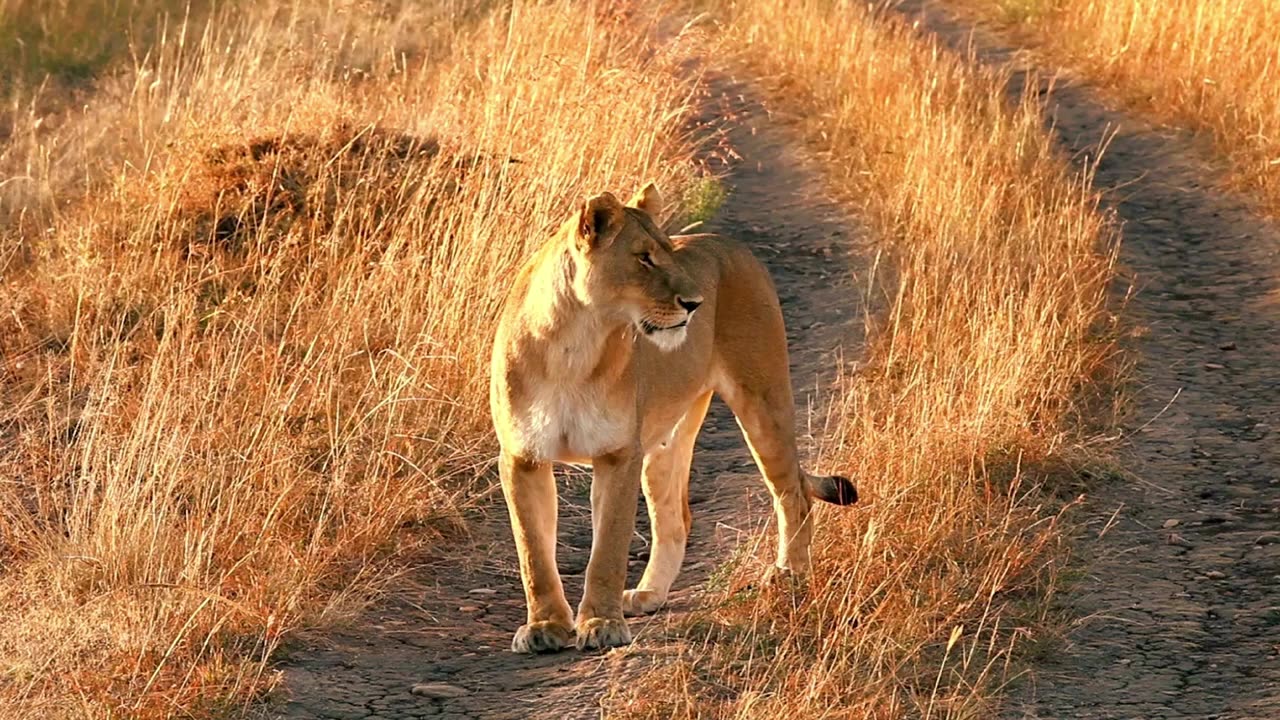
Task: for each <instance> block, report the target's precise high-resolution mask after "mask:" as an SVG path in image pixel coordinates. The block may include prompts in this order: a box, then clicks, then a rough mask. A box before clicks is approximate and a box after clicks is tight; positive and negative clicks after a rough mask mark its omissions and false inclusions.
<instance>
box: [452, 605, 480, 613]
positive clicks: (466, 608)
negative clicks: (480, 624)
mask: <svg viewBox="0 0 1280 720" xmlns="http://www.w3.org/2000/svg"><path fill="white" fill-rule="evenodd" d="M483 609H484V608H482V607H480V606H479V605H463V606H462V607H460V608H458V612H468V613H470V612H480V611H481V610H483Z"/></svg>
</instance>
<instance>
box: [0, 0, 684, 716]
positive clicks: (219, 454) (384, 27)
mask: <svg viewBox="0 0 1280 720" xmlns="http://www.w3.org/2000/svg"><path fill="white" fill-rule="evenodd" d="M126 4H127V3H126ZM53 5H57V3H53ZM160 5H161V4H157V3H140V4H138V6H137V7H141V8H144V9H145V8H159V7H160ZM502 5H503V7H498V8H496V9H490V8H489V7H488V4H487V3H484V2H480V1H478V0H477V1H474V2H469V1H465V0H462V1H458V2H449V3H435V2H428V1H427V0H420V1H419V0H397V1H394V2H389V3H377V4H368V3H359V2H336V3H311V2H305V1H303V0H296V1H295V0H268V1H267V2H262V3H254V4H244V5H243V6H235V5H226V6H223V7H221V8H220V9H218V10H217V11H215V12H213V13H212V14H211V15H208V16H207V17H206V18H204V19H203V20H200V21H196V20H191V21H188V22H185V23H184V22H182V21H180V20H175V19H173V18H170V19H164V18H152V20H151V21H150V22H149V24H148V25H147V26H148V27H153V28H156V29H157V30H156V34H154V35H151V36H147V37H146V38H139V39H138V44H137V47H139V48H143V50H142V51H141V52H139V53H137V54H134V55H132V57H130V56H129V55H127V54H126V55H125V56H122V58H123V59H117V60H115V61H112V62H109V63H108V64H107V65H105V66H104V69H103V70H102V71H101V72H99V73H97V74H95V75H94V77H93V80H92V82H91V83H90V84H88V85H87V86H85V87H80V88H77V89H75V91H74V92H75V93H77V94H76V95H75V96H74V97H75V101H74V102H61V103H60V102H57V98H47V97H41V96H40V93H42V92H43V93H48V92H50V90H48V89H47V87H46V89H45V90H40V89H39V88H38V85H34V84H32V85H23V86H21V87H17V88H10V89H9V90H8V92H10V94H11V96H10V100H9V109H10V110H9V113H8V115H7V117H6V118H5V119H4V129H5V131H6V132H7V134H8V136H9V137H10V138H11V140H12V142H10V143H9V144H8V146H7V147H6V149H5V150H4V151H3V155H0V172H2V173H3V175H4V177H5V180H4V182H3V184H0V201H2V202H3V203H4V206H3V214H2V215H0V308H3V313H2V314H0V478H3V480H0V566H2V567H3V570H2V572H0V708H4V712H3V714H4V716H5V718H14V719H15V720H17V719H19V718H27V717H32V718H34V717H41V718H61V717H66V718H71V717H74V718H107V717H111V718H117V717H133V718H152V717H157V718H158V717H171V716H188V715H189V714H201V713H206V714H207V713H216V712H221V713H228V714H236V712H237V708H243V707H244V703H246V702H248V701H249V700H250V699H251V698H253V697H254V696H256V695H257V694H259V693H261V692H262V691H263V690H264V689H267V688H269V687H270V686H271V684H272V677H271V674H270V671H269V668H268V659H269V658H270V656H271V654H272V652H273V651H274V650H275V648H276V647H277V645H278V643H279V642H280V640H281V638H282V637H284V636H287V634H288V633H290V632H291V631H293V630H294V629H296V628H298V627H299V626H301V625H305V624H311V623H323V622H325V621H326V619H328V618H331V617H333V616H335V615H340V614H341V612H342V611H343V610H344V608H347V607H349V606H350V601H351V600H353V599H359V598H360V597H362V596H364V595H367V594H368V593H370V592H375V591H376V590H377V588H378V583H379V582H380V581H381V580H383V579H384V578H385V575H386V571H387V570H388V568H391V567H394V563H395V562H396V561H397V559H402V558H404V557H406V555H407V554H408V553H411V552H414V551H415V550H417V549H419V548H421V547H423V546H424V545H428V544H429V543H431V542H432V541H433V540H434V539H436V538H438V537H440V534H441V533H442V532H447V530H448V528H449V526H450V525H451V524H453V523H454V522H455V521H456V519H457V518H458V516H459V513H460V510H461V509H464V508H465V507H466V506H467V505H468V503H469V502H470V500H469V498H470V497H472V495H473V494H474V491H475V490H476V489H477V488H478V486H481V485H482V483H477V481H476V478H477V477H478V476H479V475H481V474H482V473H483V472H484V471H485V470H486V469H487V466H488V463H489V457H490V456H491V455H492V453H493V447H492V442H491V439H490V431H489V429H488V415H487V405H486V402H485V389H486V377H487V370H486V366H487V354H488V339H489V336H490V327H491V325H492V322H493V318H494V315H495V313H496V310H497V307H498V303H499V302H500V300H501V297H500V293H501V288H502V287H503V286H504V284H503V283H502V282H501V279H502V278H504V277H506V276H508V275H509V274H510V272H511V271H512V270H513V269H514V268H516V267H517V266H518V264H519V263H520V262H521V261H522V259H523V258H524V257H525V256H526V254H527V253H528V252H529V251H530V249H531V248H532V247H534V246H535V245H537V244H538V243H540V242H541V241H542V240H543V239H544V237H545V235H546V231H547V230H548V228H549V227H551V226H552V225H553V224H555V223H557V222H558V221H559V220H560V219H561V218H562V217H563V216H564V215H565V214H566V213H567V212H568V211H569V209H570V208H571V206H572V203H573V202H575V201H577V200H578V199H580V198H581V197H582V196H584V195H586V194H589V193H592V192H597V191H599V190H601V189H612V190H614V191H615V192H629V191H630V190H631V189H632V188H633V187H634V186H635V185H636V183H637V182H639V181H640V179H642V178H656V179H658V180H659V181H660V182H662V183H663V184H664V185H665V186H667V187H670V188H672V190H673V191H675V194H676V195H678V194H679V190H680V189H681V188H683V187H686V186H687V185H688V183H689V182H690V180H691V178H692V176H693V165H692V164H691V163H690V162H689V160H690V146H689V144H688V142H687V139H686V138H685V135H684V130H683V127H684V121H685V114H686V113H685V106H686V101H687V99H688V97H689V94H690V91H691V83H692V81H691V80H688V79H685V78H684V76H683V75H682V73H681V72H680V71H678V68H677V67H676V63H677V62H678V60H679V58H676V57H672V56H669V55H668V54H665V53H664V52H661V51H656V50H655V49H654V48H651V47H648V46H646V43H645V41H644V40H643V38H644V37H645V33H644V32H643V31H641V32H639V33H637V32H636V31H635V29H634V28H632V27H630V26H628V25H626V24H624V23H623V22H622V21H620V20H617V19H615V18H614V17H613V16H612V15H611V14H609V13H606V12H604V11H603V10H602V11H601V12H599V13H596V12H592V11H589V10H584V9H583V8H582V7H581V6H580V5H579V4H577V3H572V2H569V1H568V0H551V1H548V2H525V1H523V0H521V1H518V2H515V3H514V4H511V5H507V4H502ZM47 6H48V7H51V5H50V4H49V3H44V4H38V3H37V4H27V5H17V6H16V7H17V8H18V11H22V9H23V8H24V7H25V8H27V10H29V11H33V12H39V11H42V9H47ZM4 7H5V12H6V13H12V12H14V10H13V8H14V7H15V5H13V4H12V3H9V4H6V5H5V6H4ZM168 7H169V5H165V8H168ZM32 8H34V10H32ZM135 9H136V8H135ZM40 20H41V19H40V18H35V19H34V20H33V22H39V21H40ZM91 29H92V27H91V26H86V27H85V28H83V30H84V31H85V32H89V31H90V30H91ZM100 30H101V32H104V33H110V32H115V31H116V28H113V27H105V28H100ZM637 38H640V39H637ZM513 160H514V161H518V162H513ZM412 527H416V528H417V529H416V530H414V529H412Z"/></svg>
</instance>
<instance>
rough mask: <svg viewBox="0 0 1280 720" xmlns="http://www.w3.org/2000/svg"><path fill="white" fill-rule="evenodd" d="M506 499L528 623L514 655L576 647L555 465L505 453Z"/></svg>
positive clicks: (502, 461)
mask: <svg viewBox="0 0 1280 720" xmlns="http://www.w3.org/2000/svg"><path fill="white" fill-rule="evenodd" d="M499 473H500V474H501V476H502V494H503V496H504V497H506V499H507V512H508V513H509V514H510V515H511V531H512V533H513V534H514V535H515V541H516V553H517V554H518V555H519V557H520V580H521V581H522V582H523V583H524V597H525V602H526V603H527V606H528V621H527V622H526V623H525V624H524V625H522V626H520V629H519V630H517V631H516V635H515V637H514V638H513V639H512V640H511V650H512V652H518V653H535V652H555V651H556V650H561V649H564V648H566V647H568V646H569V644H570V643H572V642H573V615H572V610H571V609H570V608H569V601H568V600H566V599H565V597H564V587H563V586H562V585H561V584H560V571H559V570H558V569H557V568H556V512H557V498H556V485H555V477H554V475H553V474H552V472H551V463H549V462H531V461H527V460H523V459H520V458H517V457H514V456H512V455H510V454H508V453H505V452H504V453H502V457H501V459H500V461H499Z"/></svg>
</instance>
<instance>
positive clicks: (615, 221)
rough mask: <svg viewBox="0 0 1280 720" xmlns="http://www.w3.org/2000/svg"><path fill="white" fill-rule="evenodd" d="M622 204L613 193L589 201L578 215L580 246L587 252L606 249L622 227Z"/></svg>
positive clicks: (601, 194)
mask: <svg viewBox="0 0 1280 720" xmlns="http://www.w3.org/2000/svg"><path fill="white" fill-rule="evenodd" d="M623 213H624V211H623V209H622V203H620V202H618V198H616V197H614V196H613V195H612V194H611V193H607V192H606V193H600V194H599V195H596V196H595V197H593V198H591V199H590V200H587V201H586V202H585V203H583V205H582V211H581V212H579V213H578V244H579V246H580V247H582V248H583V249H586V250H596V249H598V248H602V247H605V246H607V245H608V244H609V242H610V241H612V240H613V237H614V236H615V235H617V234H618V230H619V229H620V228H621V227H622V216H623Z"/></svg>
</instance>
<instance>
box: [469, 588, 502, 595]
mask: <svg viewBox="0 0 1280 720" xmlns="http://www.w3.org/2000/svg"><path fill="white" fill-rule="evenodd" d="M467 592H469V593H471V594H472V595H496V594H497V592H498V591H497V590H494V589H493V588H474V589H472V590H468V591H467Z"/></svg>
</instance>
